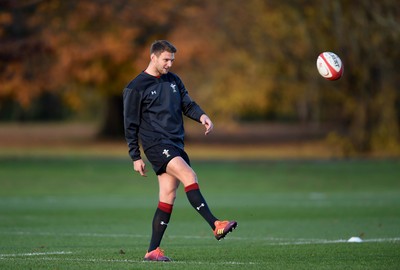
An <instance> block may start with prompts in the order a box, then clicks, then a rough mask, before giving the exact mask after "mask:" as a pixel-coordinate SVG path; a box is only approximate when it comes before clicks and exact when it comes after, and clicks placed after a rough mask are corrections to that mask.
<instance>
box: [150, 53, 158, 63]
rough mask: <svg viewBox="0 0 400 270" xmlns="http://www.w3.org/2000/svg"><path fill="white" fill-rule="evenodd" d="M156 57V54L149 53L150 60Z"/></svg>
mask: <svg viewBox="0 0 400 270" xmlns="http://www.w3.org/2000/svg"><path fill="white" fill-rule="evenodd" d="M156 57H157V55H155V54H154V53H152V54H151V55H150V60H151V61H154V60H155V59H156Z"/></svg>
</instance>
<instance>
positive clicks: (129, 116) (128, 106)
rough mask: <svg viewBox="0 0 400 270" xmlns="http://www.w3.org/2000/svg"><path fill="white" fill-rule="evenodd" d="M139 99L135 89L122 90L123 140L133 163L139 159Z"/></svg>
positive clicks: (139, 95) (139, 96)
mask: <svg viewBox="0 0 400 270" xmlns="http://www.w3.org/2000/svg"><path fill="white" fill-rule="evenodd" d="M141 99H142V98H141V94H140V93H139V91H137V90H136V89H132V88H125V89H124V91H123V102H124V128H125V139H126V142H127V144H128V147H129V155H130V157H131V158H132V160H133V161H135V160H139V159H141V156H140V149H139V139H138V132H139V126H140V114H141Z"/></svg>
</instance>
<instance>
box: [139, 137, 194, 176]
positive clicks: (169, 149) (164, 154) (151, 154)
mask: <svg viewBox="0 0 400 270" xmlns="http://www.w3.org/2000/svg"><path fill="white" fill-rule="evenodd" d="M145 154H146V157H147V159H148V160H149V161H150V163H151V165H152V167H153V170H154V171H155V173H156V174H157V175H160V174H163V173H165V172H166V169H167V165H168V162H170V161H171V159H173V158H174V157H182V158H183V160H185V161H186V163H187V164H188V165H189V166H190V160H189V156H188V155H187V154H186V152H185V151H184V150H183V149H181V148H179V147H177V146H174V145H170V144H160V145H155V146H152V147H150V148H149V149H147V150H146V151H145Z"/></svg>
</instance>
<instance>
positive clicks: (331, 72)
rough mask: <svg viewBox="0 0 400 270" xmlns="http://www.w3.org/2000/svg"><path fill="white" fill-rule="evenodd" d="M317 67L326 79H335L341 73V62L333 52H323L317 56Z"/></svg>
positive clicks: (338, 77)
mask: <svg viewBox="0 0 400 270" xmlns="http://www.w3.org/2000/svg"><path fill="white" fill-rule="evenodd" d="M317 69H318V72H319V74H321V76H322V77H324V78H325V79H327V80H330V81H335V80H338V79H340V77H342V75H343V64H342V60H340V58H339V56H337V55H336V54H334V53H333V52H323V53H321V54H320V55H319V56H318V59H317Z"/></svg>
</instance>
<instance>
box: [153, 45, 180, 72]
mask: <svg viewBox="0 0 400 270" xmlns="http://www.w3.org/2000/svg"><path fill="white" fill-rule="evenodd" d="M176 51H177V50H176V48H175V46H174V45H172V44H171V43H169V42H168V41H166V40H157V41H155V42H154V43H153V44H152V45H151V48H150V59H151V61H150V64H149V67H148V68H147V70H146V71H147V72H148V73H150V74H151V75H153V76H161V75H163V74H167V73H168V72H169V69H170V68H171V66H172V63H173V62H174V60H175V53H176Z"/></svg>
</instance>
